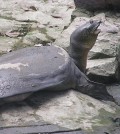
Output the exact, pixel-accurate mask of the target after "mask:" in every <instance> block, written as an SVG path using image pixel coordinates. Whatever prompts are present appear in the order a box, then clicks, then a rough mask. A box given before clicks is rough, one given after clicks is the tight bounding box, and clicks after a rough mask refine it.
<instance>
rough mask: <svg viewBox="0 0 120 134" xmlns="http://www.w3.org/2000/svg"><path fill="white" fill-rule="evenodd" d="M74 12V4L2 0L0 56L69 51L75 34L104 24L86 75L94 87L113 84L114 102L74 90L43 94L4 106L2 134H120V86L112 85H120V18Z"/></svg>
mask: <svg viewBox="0 0 120 134" xmlns="http://www.w3.org/2000/svg"><path fill="white" fill-rule="evenodd" d="M100 3H102V1H100ZM114 3H115V1H114ZM100 6H101V5H100ZM74 8H75V7H74V1H73V0H66V1H64V0H47V1H45V0H41V1H38V0H31V1H28V0H24V2H23V0H10V1H4V0H1V4H0V22H1V23H0V54H4V53H8V52H11V51H14V50H16V49H19V48H23V47H28V46H33V45H41V44H42V45H47V44H48V43H52V44H55V45H58V46H60V47H63V48H64V49H65V50H66V51H69V44H70V40H69V39H70V35H71V33H72V32H73V30H74V29H76V28H77V27H78V26H79V25H81V24H83V23H85V22H86V21H88V20H90V19H101V20H102V24H101V27H100V29H101V33H100V34H99V36H98V39H97V41H96V43H95V46H94V47H93V48H92V49H91V51H90V52H89V55H88V65H87V72H86V73H87V75H88V77H89V78H90V79H91V80H93V81H98V82H102V83H107V84H109V86H108V87H107V89H108V92H109V93H110V95H112V96H113V98H114V99H115V102H102V101H98V100H96V99H93V98H91V97H89V96H87V95H83V94H81V93H79V92H76V91H73V90H70V91H63V92H44V91H42V92H39V93H36V94H34V95H33V96H31V97H30V98H28V99H27V100H25V101H23V102H19V103H18V102H16V103H13V104H5V105H2V106H1V108H0V113H1V114H0V128H1V129H0V131H1V133H5V132H8V131H11V132H13V133H17V132H18V133H20V132H21V133H23V131H21V130H22V129H23V130H25V129H26V133H29V131H28V130H30V127H33V126H34V127H33V128H32V129H31V132H33V133H35V132H36V133H38V132H39V133H40V132H41V133H43V132H44V133H58V132H59V133H71V134H74V133H75V134H77V133H79V134H84V133H85V134H119V133H120V129H119V128H120V121H119V118H120V112H119V110H120V107H119V105H120V101H119V100H120V84H119V83H118V84H117V85H112V83H114V82H118V81H120V73H119V54H118V50H119V45H120V18H119V17H120V13H117V12H116V13H113V12H110V11H105V12H102V11H101V12H94V13H93V12H88V11H86V10H83V9H79V10H78V9H76V10H74ZM73 10H74V12H73ZM72 12H73V13H72ZM71 17H72V18H71ZM117 55H118V56H117ZM116 56H117V59H116ZM116 79H117V80H116ZM115 103H116V104H115ZM45 122H48V123H47V124H46V123H45ZM35 124H37V125H35ZM40 124H42V125H40ZM44 124H45V125H44ZM48 124H49V125H50V126H49V127H48ZM51 124H56V125H58V126H60V127H58V126H52V125H51ZM37 126H38V127H37ZM42 126H44V127H43V128H42ZM25 127H27V128H25ZM12 128H15V129H12ZM35 128H36V130H35ZM63 128H64V129H63ZM70 129H71V130H70ZM75 129H82V131H81V130H75ZM2 130H3V131H2ZM42 130H43V131H42ZM44 130H45V131H44ZM46 130H50V131H51V132H50V131H49V132H48V131H46ZM68 130H70V131H71V132H69V131H68ZM72 130H73V131H72ZM63 131H64V132H63ZM67 131H68V132H67ZM24 133H25V131H24Z"/></svg>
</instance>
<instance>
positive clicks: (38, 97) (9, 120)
mask: <svg viewBox="0 0 120 134" xmlns="http://www.w3.org/2000/svg"><path fill="white" fill-rule="evenodd" d="M0 112H1V116H0V125H1V127H5V126H6V127H7V126H25V125H30V124H31V123H33V124H35V123H38V122H41V121H44V122H48V123H50V124H51V123H52V124H57V125H59V126H61V127H65V128H68V129H77V128H82V130H85V131H93V130H94V127H95V128H99V127H102V126H106V127H108V126H109V125H113V123H112V121H111V119H110V117H111V118H113V117H114V115H115V114H116V115H118V114H117V111H116V108H113V107H111V106H110V105H108V104H105V103H102V102H100V101H98V100H96V99H93V98H91V97H89V96H87V95H83V94H81V93H80V92H77V91H72V90H69V91H64V92H44V91H43V92H39V93H36V94H34V95H33V96H32V97H30V98H29V99H27V100H26V101H24V102H21V103H16V104H8V105H6V106H4V105H3V106H1V110H0Z"/></svg>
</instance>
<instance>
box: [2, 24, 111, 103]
mask: <svg viewBox="0 0 120 134" xmlns="http://www.w3.org/2000/svg"><path fill="white" fill-rule="evenodd" d="M100 23H101V22H100V21H89V22H87V23H85V24H84V25H82V26H80V27H79V28H77V29H76V30H75V31H74V32H73V33H72V35H71V47H70V48H71V49H70V55H71V57H72V58H71V57H70V56H69V54H68V53H67V52H66V51H65V50H64V49H62V48H60V47H57V46H53V45H51V46H41V47H29V48H23V49H20V50H17V51H14V52H11V53H8V54H6V55H3V56H1V57H0V102H1V103H3V102H11V101H18V100H24V99H25V98H27V97H28V96H29V95H31V94H32V93H33V92H36V91H40V90H65V89H76V90H79V91H81V92H83V93H86V94H89V95H91V96H94V97H95V98H101V96H100V95H98V93H99V92H100V93H102V94H101V95H104V94H107V91H106V88H105V86H104V85H102V84H98V83H95V82H92V81H90V80H89V79H88V78H87V77H86V75H85V74H84V73H83V72H84V71H85V66H86V60H87V59H86V57H87V53H88V51H89V50H90V49H91V48H92V46H93V45H94V43H95V41H96V38H97V36H98V34H99V32H100V31H99V30H98V29H97V28H98V27H99V25H100ZM77 66H78V67H77ZM80 69H81V71H80ZM82 71H83V72H82ZM107 96H108V97H109V95H108V94H107ZM107 96H106V98H107Z"/></svg>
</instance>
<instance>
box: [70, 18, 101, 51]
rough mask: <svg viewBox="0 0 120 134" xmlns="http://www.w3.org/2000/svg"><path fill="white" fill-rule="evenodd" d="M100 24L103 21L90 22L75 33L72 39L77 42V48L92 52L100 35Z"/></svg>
mask: <svg viewBox="0 0 120 134" xmlns="http://www.w3.org/2000/svg"><path fill="white" fill-rule="evenodd" d="M100 24H101V21H98V20H90V21H88V22H87V23H85V24H84V25H82V26H80V27H79V28H78V29H76V30H75V31H74V32H73V34H72V35H71V39H72V40H73V41H75V42H77V46H80V48H83V49H88V50H90V49H91V48H92V47H93V45H94V44H95V41H96V39H97V36H98V34H99V33H100V29H98V27H99V26H100Z"/></svg>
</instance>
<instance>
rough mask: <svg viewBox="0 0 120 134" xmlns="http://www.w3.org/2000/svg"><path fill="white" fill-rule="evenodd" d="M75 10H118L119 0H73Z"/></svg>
mask: <svg viewBox="0 0 120 134" xmlns="http://www.w3.org/2000/svg"><path fill="white" fill-rule="evenodd" d="M74 1H75V5H76V7H77V8H85V9H87V10H90V11H95V10H102V9H110V10H112V9H120V1H119V0H74Z"/></svg>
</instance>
